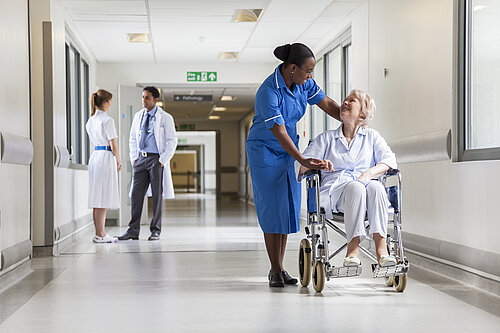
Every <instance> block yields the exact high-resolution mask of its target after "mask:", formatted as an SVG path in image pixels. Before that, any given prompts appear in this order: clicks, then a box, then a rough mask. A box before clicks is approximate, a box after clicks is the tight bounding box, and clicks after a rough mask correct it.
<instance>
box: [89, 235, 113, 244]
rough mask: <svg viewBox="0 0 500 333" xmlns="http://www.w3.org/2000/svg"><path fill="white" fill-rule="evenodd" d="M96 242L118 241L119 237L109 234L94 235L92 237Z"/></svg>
mask: <svg viewBox="0 0 500 333" xmlns="http://www.w3.org/2000/svg"><path fill="white" fill-rule="evenodd" d="M92 241H93V242H94V243H116V242H118V238H116V237H112V236H110V235H108V234H106V235H104V237H99V236H97V235H96V236H94V238H93V239H92Z"/></svg>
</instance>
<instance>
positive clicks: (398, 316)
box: [0, 194, 500, 333]
mask: <svg viewBox="0 0 500 333" xmlns="http://www.w3.org/2000/svg"><path fill="white" fill-rule="evenodd" d="M164 216H165V217H164V221H163V223H164V229H163V232H162V235H161V240H160V241H157V242H148V241H147V240H146V238H147V236H148V235H149V232H148V228H147V226H144V227H143V229H142V231H141V236H140V237H141V239H140V240H139V241H126V242H120V243H118V244H102V245H95V244H92V243H91V242H90V237H91V234H87V235H85V237H81V239H80V240H79V241H77V242H75V243H74V244H73V245H72V246H71V247H69V248H68V249H67V250H66V252H65V253H64V254H62V255H61V256H59V257H57V258H43V259H35V260H33V261H32V266H33V272H32V273H31V274H28V275H27V276H26V278H24V279H23V280H22V281H20V282H19V283H18V284H16V285H15V286H13V287H12V288H10V289H7V290H6V291H4V292H3V293H2V294H0V306H1V308H0V316H1V317H0V322H1V324H0V332H74V333H76V332H299V331H302V332H303V331H306V330H308V331H309V330H310V331H312V332H377V331H388V332H390V331H401V332H423V331H425V332H478V331H481V332H500V302H499V298H498V297H495V296H493V295H491V294H487V293H484V292H482V291H479V290H477V289H474V288H470V287H468V286H466V285H463V284H461V283H459V282H456V281H453V280H449V279H447V278H445V277H443V276H441V275H439V274H437V273H438V272H432V271H428V270H424V269H422V268H419V267H418V266H412V268H411V271H410V279H409V282H408V286H407V289H406V291H405V292H404V293H396V292H395V291H394V290H393V289H392V288H390V287H386V286H385V285H384V283H383V281H382V280H380V279H377V280H375V279H372V278H371V277H370V273H369V269H367V268H368V266H369V265H368V264H369V262H368V261H366V260H364V263H365V266H366V268H365V271H364V272H363V275H362V276H361V277H357V278H348V279H337V280H332V281H329V282H327V284H326V287H325V290H324V291H323V292H322V293H320V294H319V293H315V292H314V290H313V288H312V286H309V288H302V287H299V286H287V287H286V288H283V289H270V288H269V287H268V286H267V277H266V275H267V271H268V269H269V267H268V260H267V256H266V252H265V249H264V246H263V241H262V234H261V232H260V229H259V228H258V226H257V222H256V215H255V211H254V208H253V207H252V206H246V205H245V204H244V203H242V202H239V201H230V200H224V201H222V202H217V201H216V200H215V198H214V197H212V196H202V195H196V194H191V195H188V194H183V195H179V196H178V198H177V199H176V200H172V201H167V202H166V207H165V210H164ZM124 230H125V228H113V229H110V230H109V231H111V232H112V233H113V234H119V233H121V232H123V231H124ZM301 237H302V234H301V233H299V234H296V235H292V236H291V237H290V239H289V250H288V252H287V256H286V258H285V260H286V267H287V269H288V270H289V271H290V272H291V273H293V274H294V275H296V273H297V264H296V261H297V246H298V242H299V241H300V238H301Z"/></svg>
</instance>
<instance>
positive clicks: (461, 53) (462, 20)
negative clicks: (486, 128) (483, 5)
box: [457, 0, 500, 162]
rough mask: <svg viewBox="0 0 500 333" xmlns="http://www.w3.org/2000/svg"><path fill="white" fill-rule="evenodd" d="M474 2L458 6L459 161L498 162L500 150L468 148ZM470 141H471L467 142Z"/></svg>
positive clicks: (469, 0)
mask: <svg viewBox="0 0 500 333" xmlns="http://www.w3.org/2000/svg"><path fill="white" fill-rule="evenodd" d="M472 17H473V6H472V0H460V1H459V6H458V84H457V90H458V91H457V96H458V103H457V104H458V122H457V123H458V130H457V132H458V161H459V162H465V161H481V160H499V159H500V147H492V148H476V149H473V148H468V147H469V146H470V145H469V142H470V127H469V124H470V123H471V112H472V101H471V96H472V87H471V86H472V70H471V67H472V63H471V61H472V43H471V39H472ZM468 140H469V142H468Z"/></svg>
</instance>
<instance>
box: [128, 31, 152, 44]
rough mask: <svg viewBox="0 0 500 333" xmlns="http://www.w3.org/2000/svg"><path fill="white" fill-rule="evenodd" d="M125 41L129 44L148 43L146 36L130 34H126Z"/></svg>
mask: <svg viewBox="0 0 500 333" xmlns="http://www.w3.org/2000/svg"><path fill="white" fill-rule="evenodd" d="M127 39H128V41H129V42H130V43H148V42H149V37H148V34H143V33H130V34H127Z"/></svg>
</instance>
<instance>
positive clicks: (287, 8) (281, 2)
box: [260, 0, 332, 24]
mask: <svg viewBox="0 0 500 333" xmlns="http://www.w3.org/2000/svg"><path fill="white" fill-rule="evenodd" d="M331 3H332V0H314V1H307V2H304V1H303V0H273V1H272V2H271V3H270V4H269V6H268V7H267V9H266V10H265V11H264V13H263V14H262V17H261V19H260V21H261V23H278V22H289V23H297V24H301V23H303V22H312V21H313V20H314V19H315V18H316V17H318V16H319V15H320V14H321V12H322V11H323V10H324V9H325V8H326V7H327V6H328V5H330V4H331ZM305 4H307V5H305Z"/></svg>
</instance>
